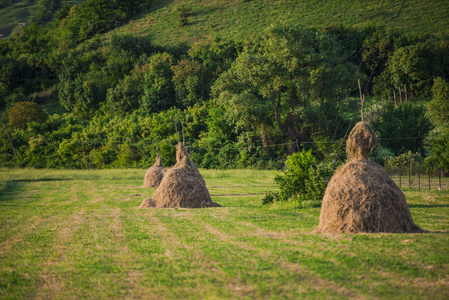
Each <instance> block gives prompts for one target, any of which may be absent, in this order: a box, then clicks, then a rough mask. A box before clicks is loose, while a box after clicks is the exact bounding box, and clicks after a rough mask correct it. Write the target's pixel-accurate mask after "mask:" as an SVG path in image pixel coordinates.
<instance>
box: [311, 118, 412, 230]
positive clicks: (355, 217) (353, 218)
mask: <svg viewBox="0 0 449 300" xmlns="http://www.w3.org/2000/svg"><path fill="white" fill-rule="evenodd" d="M376 143H377V138H376V136H375V133H374V131H373V129H372V128H371V127H370V126H369V125H368V124H366V123H365V122H359V123H357V125H356V126H355V127H354V129H353V130H352V131H351V133H350V135H349V138H348V141H347V148H346V152H347V154H348V157H349V158H350V161H349V162H348V163H346V164H345V165H343V166H341V167H340V168H338V169H337V171H336V172H335V174H334V176H332V178H331V180H330V181H329V184H328V186H327V188H326V193H325V195H324V198H323V203H322V206H321V215H320V224H319V226H318V228H317V231H318V232H323V233H356V232H415V231H419V230H420V229H419V227H418V226H416V225H415V224H414V223H413V220H412V216H411V214H410V210H409V208H408V206H407V203H406V200H405V196H404V193H402V191H401V189H400V188H399V187H398V186H397V185H396V184H395V183H394V181H393V180H392V179H391V178H390V177H389V176H388V174H387V173H386V172H385V170H384V169H383V168H382V167H381V166H380V165H378V164H376V163H375V162H373V161H370V160H369V159H368V156H369V154H370V153H371V152H372V151H373V150H374V147H375V146H376Z"/></svg>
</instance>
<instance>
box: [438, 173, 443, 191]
mask: <svg viewBox="0 0 449 300" xmlns="http://www.w3.org/2000/svg"><path fill="white" fill-rule="evenodd" d="M441 172H442V170H441V168H440V169H439V170H438V190H439V191H441Z"/></svg>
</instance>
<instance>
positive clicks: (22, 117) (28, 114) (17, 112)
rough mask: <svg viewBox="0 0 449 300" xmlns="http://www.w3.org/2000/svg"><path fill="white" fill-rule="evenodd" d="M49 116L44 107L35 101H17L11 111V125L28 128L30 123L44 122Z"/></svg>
mask: <svg viewBox="0 0 449 300" xmlns="http://www.w3.org/2000/svg"><path fill="white" fill-rule="evenodd" d="M47 118H48V116H47V114H46V113H45V111H44V110H43V109H42V107H41V106H40V105H39V104H37V103H34V102H29V101H23V102H17V103H16V104H14V106H13V107H12V109H11V111H10V112H9V125H10V126H11V127H13V128H20V129H26V128H27V125H28V123H32V122H36V123H39V124H40V123H44V122H45V121H46V120H47Z"/></svg>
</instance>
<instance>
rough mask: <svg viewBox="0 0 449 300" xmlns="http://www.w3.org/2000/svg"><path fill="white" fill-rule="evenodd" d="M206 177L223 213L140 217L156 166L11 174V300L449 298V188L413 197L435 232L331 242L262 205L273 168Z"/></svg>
mask: <svg viewBox="0 0 449 300" xmlns="http://www.w3.org/2000/svg"><path fill="white" fill-rule="evenodd" d="M201 172H202V174H203V176H204V178H205V180H206V182H207V186H208V188H209V191H210V193H211V195H212V199H213V200H214V201H216V202H218V203H220V204H221V205H222V206H223V207H220V208H208V209H190V210H188V209H139V208H137V207H138V206H139V204H140V203H141V202H142V200H143V199H144V198H147V197H150V196H151V195H152V193H153V192H154V190H155V189H143V188H141V187H140V186H141V185H142V184H143V182H142V178H143V175H144V173H145V170H135V169H134V170H91V171H52V170H0V180H1V184H0V298H13V299H17V298H19V299H20V298H59V299H66V298H95V299H96V298H116V299H117V298H148V299H154V298H163V299H180V298H182V299H184V298H208V299H210V298H273V299H274V298H275V299H279V298H281V299H282V298H289V299H298V298H304V297H308V298H323V299H324V298H435V299H447V298H448V297H449V274H448V270H449V255H448V250H449V193H448V192H447V191H443V192H437V191H431V192H426V191H421V192H418V191H406V195H407V199H408V203H409V206H410V210H411V213H412V216H413V218H414V220H415V222H416V223H417V224H418V225H419V226H421V227H422V228H424V229H425V230H427V232H426V233H421V234H354V235H347V234H340V235H322V234H316V233H313V230H314V229H315V228H316V226H317V225H318V221H319V214H320V209H319V208H307V209H267V208H264V207H262V206H261V203H262V201H261V198H262V197H263V195H264V194H265V192H266V191H268V190H276V186H275V185H274V183H273V180H272V178H273V172H272V171H251V170H233V171H215V170H201ZM446 180H447V179H446Z"/></svg>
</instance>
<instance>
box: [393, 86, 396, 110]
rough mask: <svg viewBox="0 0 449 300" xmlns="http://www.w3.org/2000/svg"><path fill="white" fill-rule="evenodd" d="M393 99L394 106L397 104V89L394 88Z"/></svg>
mask: <svg viewBox="0 0 449 300" xmlns="http://www.w3.org/2000/svg"><path fill="white" fill-rule="evenodd" d="M393 101H394V107H396V106H397V104H396V91H395V90H393Z"/></svg>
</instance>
